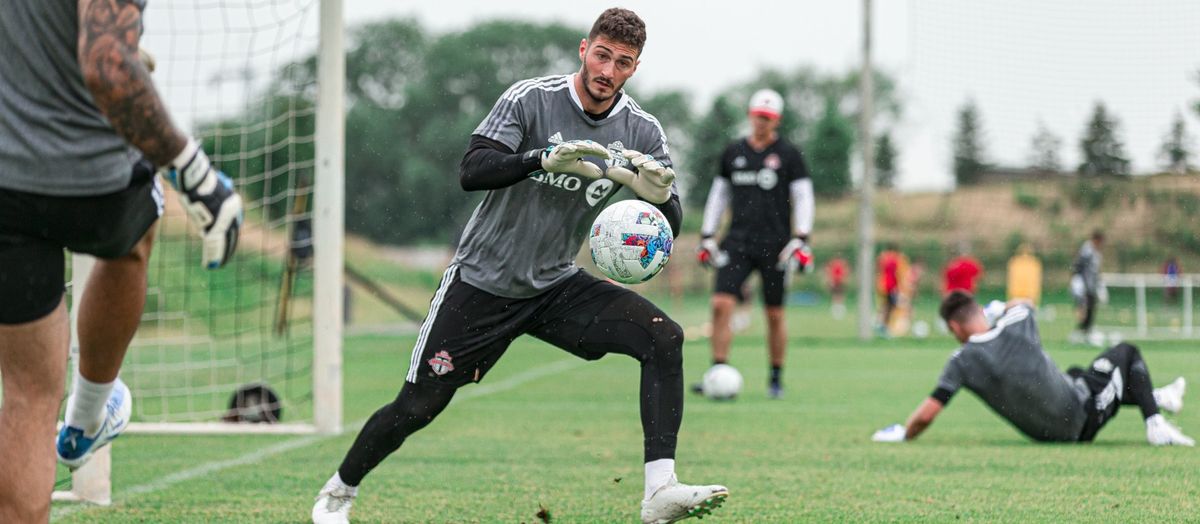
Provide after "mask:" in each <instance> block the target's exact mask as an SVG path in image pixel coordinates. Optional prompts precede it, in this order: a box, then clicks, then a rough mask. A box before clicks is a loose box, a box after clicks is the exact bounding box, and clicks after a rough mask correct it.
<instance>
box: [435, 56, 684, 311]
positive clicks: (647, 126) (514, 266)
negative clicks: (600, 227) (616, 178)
mask: <svg viewBox="0 0 1200 524" xmlns="http://www.w3.org/2000/svg"><path fill="white" fill-rule="evenodd" d="M474 134H476V135H480V136H483V137H486V138H490V139H492V140H496V141H498V142H500V143H502V144H504V145H506V146H508V147H510V148H512V150H513V151H515V152H518V153H521V152H525V151H530V150H534V149H544V148H546V147H547V146H549V145H550V144H557V143H560V142H566V141H570V140H592V141H594V142H598V143H600V144H601V145H604V146H607V147H608V149H609V150H610V151H612V152H613V156H614V157H615V158H621V156H620V150H621V149H633V150H637V151H640V152H642V153H647V154H650V155H652V156H653V157H654V158H655V159H657V160H660V161H662V162H663V163H664V164H666V165H668V166H669V165H671V159H670V157H669V156H668V155H669V150H668V148H667V138H666V136H665V134H664V133H663V129H662V126H661V125H659V123H658V120H657V119H655V118H654V117H653V116H652V115H650V113H647V112H646V111H644V110H643V109H642V108H641V107H638V105H637V102H634V101H633V99H632V98H630V97H629V95H628V94H622V96H621V97H620V99H619V100H617V102H616V104H614V106H613V107H612V109H611V111H610V112H609V114H608V116H606V117H604V118H602V119H600V120H593V119H592V118H591V117H589V116H588V115H587V114H586V113H584V110H583V104H582V103H580V101H579V95H578V94H577V93H576V92H575V75H560V76H547V77H542V78H534V79H530V80H524V81H521V82H517V83H515V84H513V85H512V87H510V88H508V90H507V91H505V92H504V94H503V95H501V96H500V99H499V100H497V101H496V105H495V106H494V107H493V108H492V111H491V113H489V114H488V116H487V118H484V119H483V122H481V123H480V124H479V127H477V128H475V132H474ZM593 161H594V162H596V163H597V164H600V165H601V166H602V167H603V164H602V162H603V160H602V159H599V158H596V159H593ZM622 162H623V159H622ZM618 189H620V187H619V185H617V184H614V183H613V181H611V180H607V179H600V180H591V179H587V178H584V177H580V176H576V175H569V174H558V173H545V172H542V171H537V172H535V173H533V175H532V176H530V180H523V181H521V182H518V183H517V184H514V185H512V186H509V187H505V188H502V189H495V190H492V191H488V193H487V195H486V196H485V197H484V198H483V202H480V203H479V207H476V208H475V212H474V213H473V214H472V215H471V220H470V222H468V223H467V227H466V229H465V230H464V231H463V236H462V240H461V241H460V242H459V244H458V252H457V253H456V254H455V256H454V262H452V263H455V264H458V265H459V266H460V267H459V275H460V276H461V278H462V280H463V282H466V283H468V284H470V285H472V286H475V287H477V288H479V289H482V290H484V291H486V292H488V293H491V294H493V295H498V296H502V297H508V298H528V297H533V296H536V295H538V294H540V293H542V292H543V291H545V290H547V289H549V288H551V287H553V286H554V285H555V284H558V283H559V282H562V281H563V280H565V279H566V278H567V277H570V276H571V275H573V274H575V272H576V271H578V269H579V268H578V267H576V266H575V256H576V254H578V253H579V246H580V245H581V244H582V243H583V240H584V238H585V237H586V235H587V230H588V229H589V228H590V227H591V225H592V221H593V220H595V218H596V215H598V214H600V211H601V210H603V209H604V205H605V203H607V202H608V200H609V198H611V197H612V195H613V194H614V193H616V191H617V190H618ZM672 190H674V188H672Z"/></svg>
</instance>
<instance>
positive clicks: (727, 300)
mask: <svg viewBox="0 0 1200 524" xmlns="http://www.w3.org/2000/svg"><path fill="white" fill-rule="evenodd" d="M735 306H737V298H736V297H734V296H733V295H730V294H729V293H717V294H715V295H713V297H712V308H713V313H716V314H718V315H728V314H731V313H733V308H734V307H735Z"/></svg>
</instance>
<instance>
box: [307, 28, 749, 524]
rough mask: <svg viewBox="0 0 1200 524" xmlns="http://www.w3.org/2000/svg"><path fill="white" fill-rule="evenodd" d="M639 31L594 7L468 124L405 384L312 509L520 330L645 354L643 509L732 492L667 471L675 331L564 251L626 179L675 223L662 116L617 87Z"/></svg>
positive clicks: (335, 518) (320, 517)
mask: <svg viewBox="0 0 1200 524" xmlns="http://www.w3.org/2000/svg"><path fill="white" fill-rule="evenodd" d="M645 39H646V32H645V24H643V23H642V20H641V19H640V18H638V16H637V15H636V14H634V13H633V12H632V11H628V10H625V9H609V10H607V11H605V12H604V13H603V14H601V15H600V18H599V19H597V20H596V23H595V25H594V26H593V27H592V30H591V32H590V33H589V34H588V36H587V38H585V39H583V40H582V41H581V42H580V46H579V58H580V60H581V61H582V62H583V65H582V67H581V68H580V70H579V72H578V73H576V74H570V75H560V76H550V77H543V78H535V79H531V80H525V81H521V82H518V83H516V84H514V85H513V86H512V87H511V88H509V90H508V91H506V92H505V93H504V94H503V95H501V97H500V99H499V100H498V101H497V102H496V105H495V106H494V107H493V109H492V111H491V113H490V114H489V115H488V116H487V117H486V118H485V119H484V120H483V122H482V123H480V124H479V127H477V128H476V129H475V132H474V134H473V136H472V137H471V142H470V145H468V149H467V153H466V155H465V156H464V158H463V161H462V165H461V170H460V173H459V178H460V182H461V184H462V186H463V189H466V190H468V191H480V190H486V191H487V194H486V196H484V198H483V201H482V202H481V203H480V204H479V207H477V208H476V209H475V213H474V215H472V217H471V220H470V222H468V223H467V227H466V229H465V230H464V232H463V235H462V240H461V242H460V243H459V246H458V252H457V253H456V254H455V257H454V260H453V261H452V262H451V263H450V267H449V268H447V269H446V273H445V276H444V277H443V279H442V283H441V285H440V286H439V288H438V291H437V293H436V294H435V295H434V297H433V301H432V302H431V304H430V310H429V315H428V317H426V319H425V322H424V324H423V325H422V326H421V332H420V335H419V336H418V338H417V343H416V345H415V347H414V348H413V352H412V358H411V360H410V362H409V371H408V375H407V377H406V378H405V382H404V385H403V387H402V388H401V389H400V394H399V395H398V396H397V397H396V400H395V401H393V402H392V403H390V404H388V405H386V406H383V407H382V408H380V409H379V410H378V411H376V412H375V414H374V415H372V416H371V418H370V420H368V421H367V423H366V425H365V426H363V428H362V431H361V432H360V433H359V434H358V438H357V439H355V441H354V444H353V446H351V448H350V451H349V452H347V453H346V457H345V459H344V460H343V461H342V464H341V466H340V467H339V468H338V470H337V472H336V473H335V474H334V475H333V477H332V478H330V479H329V481H328V482H327V483H326V484H325V487H324V488H322V489H321V491H320V493H319V494H318V497H317V503H316V505H315V506H314V507H313V511H312V517H313V521H314V522H317V523H343V522H347V521H348V519H349V512H350V505H351V503H352V502H353V499H354V497H355V495H356V493H357V489H358V485H359V484H360V483H361V482H362V480H363V478H364V477H365V476H366V475H367V474H368V473H369V472H370V471H371V470H372V469H374V468H375V466H377V465H378V464H379V463H380V462H382V461H383V459H384V458H386V457H387V456H388V455H390V454H391V453H392V452H394V451H396V449H398V448H399V447H400V445H401V444H403V443H404V440H405V439H406V438H407V437H408V436H409V435H411V434H413V433H415V432H417V431H418V430H420V429H421V428H423V427H425V426H426V425H428V424H429V423H430V422H431V421H433V419H434V417H436V416H437V415H438V414H439V413H441V411H442V410H443V409H445V407H446V406H447V405H448V404H449V403H450V399H451V398H453V397H454V393H455V391H457V390H458V388H460V387H462V386H465V385H467V384H470V383H473V382H479V381H480V380H482V379H483V377H484V375H485V374H487V372H488V370H489V369H491V368H492V366H493V365H495V363H496V361H497V360H499V359H500V357H502V356H503V355H504V351H505V350H506V349H508V346H509V344H510V343H512V341H513V340H514V339H516V338H517V337H519V336H521V335H525V334H528V335H532V336H534V337H537V338H539V339H541V340H544V341H546V342H548V343H550V344H553V345H555V346H557V347H559V348H562V349H563V350H565V351H568V352H570V353H572V354H574V355H577V356H579V357H581V358H584V359H588V360H594V359H598V358H601V357H603V356H605V355H606V354H609V353H620V354H623V355H629V356H631V357H633V358H635V359H637V360H638V361H639V362H641V394H640V395H639V397H638V398H639V399H640V402H641V414H642V431H643V433H644V437H645V439H644V455H645V471H646V484H645V488H646V489H645V497H644V499H643V500H642V510H641V518H642V521H643V522H648V523H666V522H675V521H676V520H680V519H684V518H687V517H689V516H699V515H704V514H707V513H708V512H709V511H710V510H711V509H712V508H714V507H716V506H717V505H719V504H720V503H721V502H722V501H723V500H724V499H725V497H726V496H727V495H728V491H727V490H726V489H725V487H724V486H689V485H685V484H680V483H679V482H678V481H676V479H675V444H676V434H677V433H678V431H679V425H680V422H681V420H682V418H683V330H682V329H681V328H680V327H679V324H677V323H675V322H674V321H672V320H671V319H670V318H669V317H668V316H667V315H666V313H663V312H662V310H660V309H658V307H656V306H655V305H654V304H652V303H650V301H648V300H646V299H645V298H643V297H641V296H640V295H638V294H637V293H634V292H633V291H630V290H628V289H625V288H622V287H620V286H617V285H616V284H613V283H611V282H607V281H604V280H600V279H597V278H596V277H593V276H591V275H588V274H587V273H585V272H583V271H580V270H579V268H578V267H576V266H575V264H574V260H575V256H576V255H577V254H578V253H579V246H580V245H581V244H582V243H583V239H584V237H585V236H586V234H587V230H588V226H590V225H591V223H592V221H593V220H595V218H596V216H597V215H598V214H599V213H600V210H602V209H603V208H604V205H605V203H606V202H608V200H609V198H611V197H612V195H613V193H615V192H616V190H617V189H619V188H620V186H622V185H624V186H628V187H629V188H630V189H631V190H633V192H634V193H635V194H636V195H637V196H638V197H639V198H641V199H643V200H646V201H648V202H650V203H652V204H654V205H656V206H658V208H659V209H660V210H662V212H663V214H664V215H666V217H667V220H668V221H669V222H670V223H671V226H672V230H674V231H679V221H680V220H681V218H682V216H683V211H682V208H681V207H680V205H679V197H678V195H677V194H676V193H675V191H674V186H673V182H672V181H673V180H674V178H675V172H674V171H673V170H672V169H671V167H670V166H671V159H670V156H669V152H668V149H667V143H666V137H665V136H664V134H663V130H662V126H660V125H659V124H658V121H657V120H656V119H655V118H654V117H653V116H651V115H650V114H649V113H647V112H645V111H644V110H642V109H641V108H640V107H638V105H637V103H636V102H634V101H633V100H632V99H631V98H630V97H629V96H628V95H626V94H625V93H624V91H622V90H621V87H622V86H623V85H624V84H625V81H626V80H627V79H628V78H629V77H630V76H632V75H633V73H634V71H635V70H636V69H637V65H638V57H639V56H640V54H641V51H642V45H643V44H644V43H645ZM635 150H636V151H635ZM610 151H613V153H610ZM639 151H641V152H639ZM642 152H644V153H645V154H643V153H642ZM395 517H396V519H398V520H403V519H404V517H403V516H400V515H397V516H395ZM446 518H447V519H453V518H454V516H453V515H452V514H450V513H447V514H446Z"/></svg>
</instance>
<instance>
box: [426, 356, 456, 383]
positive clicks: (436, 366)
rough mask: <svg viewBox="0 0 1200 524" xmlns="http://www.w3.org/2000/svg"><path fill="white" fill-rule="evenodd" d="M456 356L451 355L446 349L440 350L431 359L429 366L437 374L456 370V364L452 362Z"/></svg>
mask: <svg viewBox="0 0 1200 524" xmlns="http://www.w3.org/2000/svg"><path fill="white" fill-rule="evenodd" d="M453 360H454V358H453V357H451V356H450V353H448V352H447V351H446V350H442V351H438V352H437V354H435V355H434V356H433V358H431V359H429V361H428V362H429V367H430V368H431V369H433V373H434V374H435V375H437V376H439V377H440V376H442V375H445V374H446V373H449V372H451V371H454V364H451V361H453Z"/></svg>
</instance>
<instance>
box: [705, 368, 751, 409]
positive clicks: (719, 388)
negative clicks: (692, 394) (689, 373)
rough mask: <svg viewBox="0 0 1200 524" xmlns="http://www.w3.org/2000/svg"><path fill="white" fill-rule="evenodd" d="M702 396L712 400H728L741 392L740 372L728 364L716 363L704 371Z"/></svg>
mask: <svg viewBox="0 0 1200 524" xmlns="http://www.w3.org/2000/svg"><path fill="white" fill-rule="evenodd" d="M702 387H703V388H704V396H706V397H708V398H710V399H713V400H730V399H732V398H734V397H736V396H738V393H741V392H742V374H741V373H740V372H738V370H737V368H735V367H733V366H730V365H729V364H716V365H714V366H713V367H711V368H708V371H705V372H704V380H703V381H702Z"/></svg>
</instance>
